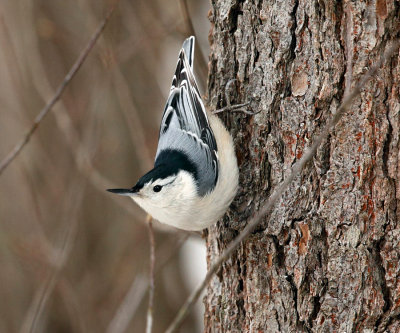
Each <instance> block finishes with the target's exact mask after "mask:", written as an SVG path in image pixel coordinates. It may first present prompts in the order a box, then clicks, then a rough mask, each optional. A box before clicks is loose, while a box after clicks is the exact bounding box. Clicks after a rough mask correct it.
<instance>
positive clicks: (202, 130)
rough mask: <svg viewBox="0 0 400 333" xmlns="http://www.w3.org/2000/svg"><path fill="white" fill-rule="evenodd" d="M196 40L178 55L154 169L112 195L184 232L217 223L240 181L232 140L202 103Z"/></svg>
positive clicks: (183, 47) (113, 190)
mask: <svg viewBox="0 0 400 333" xmlns="http://www.w3.org/2000/svg"><path fill="white" fill-rule="evenodd" d="M194 40H195V39H194V37H193V36H192V37H189V38H188V39H186V40H185V41H184V43H183V46H182V49H181V50H180V52H179V56H178V63H177V66H176V70H175V75H174V77H173V80H172V87H171V91H170V94H169V97H168V100H167V104H166V106H165V109H164V114H163V117H162V121H161V126H160V136H159V139H158V148H157V153H156V158H155V163H154V168H153V169H152V170H150V171H149V172H148V173H146V174H145V175H144V176H142V177H141V178H140V179H139V181H138V182H137V184H136V185H135V186H134V187H132V188H131V189H111V190H108V191H110V192H113V193H117V194H121V195H126V196H129V197H131V198H132V199H133V200H134V201H135V202H136V203H137V204H139V206H141V207H142V208H143V209H144V210H145V211H146V212H147V213H149V214H150V215H151V216H152V217H153V218H155V219H157V220H158V221H160V222H162V223H165V224H168V225H171V226H174V227H177V228H180V229H185V230H202V229H204V228H207V227H209V226H210V225H212V224H213V223H215V222H217V220H218V219H219V218H220V217H221V216H222V215H223V214H224V213H225V212H226V210H227V209H228V206H229V205H230V203H231V202H232V200H233V198H234V196H235V194H236V191H237V187H238V175H239V171H238V166H237V161H236V156H235V151H234V147H233V141H232V138H231V136H230V134H229V132H228V131H227V130H226V128H225V126H224V125H223V124H222V122H221V121H220V120H219V118H217V117H216V116H215V115H213V114H211V113H210V112H208V111H206V108H205V107H204V104H203V101H202V99H201V96H200V93H199V89H198V87H197V83H196V80H195V77H194V74H193V57H194Z"/></svg>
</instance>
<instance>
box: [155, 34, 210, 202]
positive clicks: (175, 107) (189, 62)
mask: <svg viewBox="0 0 400 333" xmlns="http://www.w3.org/2000/svg"><path fill="white" fill-rule="evenodd" d="M193 56H194V37H193V36H192V37H190V38H188V39H186V40H185V42H184V43H183V46H182V49H181V51H180V53H179V57H178V63H177V65H176V70H175V75H174V78H173V80H172V87H171V91H170V94H169V97H168V100H167V104H166V106H165V109H164V113H163V117H162V121H161V127H160V137H159V141H158V149H157V154H156V161H155V166H157V165H160V164H161V163H164V162H165V159H164V158H161V155H165V154H161V155H160V153H161V152H165V151H172V152H173V151H178V152H181V153H182V152H183V153H184V154H185V155H186V156H188V158H189V160H190V162H191V163H193V165H194V166H195V169H196V172H195V177H196V181H197V184H198V188H199V194H200V195H205V194H207V193H208V192H209V191H211V190H212V189H213V188H214V187H215V184H216V183H217V180H218V156H217V144H216V142H215V138H214V133H213V131H212V129H211V127H210V124H209V122H208V118H207V114H206V110H205V107H204V104H203V101H202V100H201V97H200V93H199V90H198V87H197V83H196V80H195V78H194V74H193Z"/></svg>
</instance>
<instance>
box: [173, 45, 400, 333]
mask: <svg viewBox="0 0 400 333" xmlns="http://www.w3.org/2000/svg"><path fill="white" fill-rule="evenodd" d="M398 48H399V41H395V42H394V44H393V45H392V46H391V47H389V49H388V50H387V51H386V52H385V53H384V54H383V55H382V57H381V58H380V60H379V61H378V62H377V63H376V64H375V65H374V66H372V68H371V69H370V70H369V71H368V72H367V73H366V74H364V75H363V77H362V78H361V80H360V81H359V83H358V84H357V85H356V86H355V87H354V88H353V89H352V91H351V92H350V93H349V94H348V95H347V96H345V98H344V100H343V103H342V104H341V105H340V107H339V108H338V110H337V111H336V113H335V114H334V115H333V116H332V118H331V119H329V121H328V122H327V123H326V125H325V127H324V128H323V129H322V131H321V133H320V134H319V135H318V136H317V137H316V138H315V140H314V142H313V144H312V145H311V146H310V147H309V148H307V149H306V151H305V152H304V154H303V156H302V158H301V159H300V160H299V161H298V162H297V163H296V164H295V165H294V166H293V168H292V169H291V172H290V174H289V176H288V177H287V178H286V179H285V180H284V181H283V182H282V183H281V184H280V185H279V186H278V187H277V189H276V190H275V191H274V193H273V194H272V195H271V196H270V198H269V199H268V201H267V203H266V204H265V206H264V207H263V208H262V209H261V210H260V211H259V212H257V213H256V215H255V216H254V217H253V218H252V219H251V220H250V222H249V223H248V224H247V226H246V227H245V228H244V229H243V231H242V232H241V233H240V234H239V236H238V237H236V238H235V239H234V240H233V241H232V242H231V243H230V244H229V245H228V247H227V248H226V249H225V250H224V251H223V252H222V254H221V255H220V256H219V257H218V258H217V259H216V260H215V261H214V263H213V264H212V265H211V267H210V269H209V271H208V272H207V275H206V277H205V278H204V280H203V281H202V282H201V283H200V285H199V286H198V287H197V288H196V289H195V290H194V291H193V292H192V294H191V295H190V296H189V297H188V299H187V300H186V302H185V303H184V304H183V306H182V307H181V309H180V310H179V312H178V314H177V316H176V317H175V319H174V320H173V322H172V323H171V325H170V326H169V327H168V328H167V330H166V333H172V332H174V331H176V330H177V329H178V328H179V327H180V325H181V324H182V321H183V320H184V318H185V317H186V316H187V314H188V312H189V309H190V308H191V307H192V305H193V304H194V303H195V302H196V301H197V299H198V298H199V296H200V295H201V292H202V291H203V289H204V288H205V287H206V286H207V285H208V283H209V282H210V280H211V278H212V277H213V276H214V273H215V272H216V271H217V270H218V269H219V268H220V266H221V264H222V263H223V262H224V261H225V260H227V259H228V258H229V257H230V255H231V254H232V252H233V251H235V250H236V249H237V248H238V246H239V245H240V243H241V242H242V241H243V240H244V239H246V238H247V237H248V236H249V235H250V234H251V232H252V231H253V230H254V229H255V228H256V227H257V225H258V224H259V223H260V222H261V220H262V218H264V217H265V216H266V215H268V214H269V213H270V212H271V210H272V208H273V207H274V205H275V203H276V202H277V201H278V199H280V198H281V196H282V194H283V193H284V192H285V191H286V190H287V188H288V187H289V185H290V184H291V183H292V182H293V180H294V179H295V178H296V177H297V176H299V175H300V173H301V171H302V170H303V168H304V166H305V165H306V164H307V163H308V162H309V161H311V159H312V158H313V157H314V155H315V153H316V152H317V149H318V147H319V146H320V145H321V143H322V142H323V141H324V140H326V139H327V137H328V136H329V134H330V132H331V131H332V130H333V128H334V127H335V126H336V124H337V123H338V122H339V120H340V118H341V117H342V116H343V114H344V113H345V112H346V111H347V110H348V108H349V107H350V106H351V104H352V102H353V101H354V99H355V98H356V97H357V96H358V95H359V94H360V92H361V89H362V88H363V87H364V86H365V84H366V83H367V81H368V80H369V79H370V78H371V77H372V76H374V75H375V74H376V72H377V71H378V69H379V68H380V67H381V66H382V64H383V63H384V62H385V61H386V60H387V59H389V57H390V56H391V55H393V53H394V52H395V51H396V50H398Z"/></svg>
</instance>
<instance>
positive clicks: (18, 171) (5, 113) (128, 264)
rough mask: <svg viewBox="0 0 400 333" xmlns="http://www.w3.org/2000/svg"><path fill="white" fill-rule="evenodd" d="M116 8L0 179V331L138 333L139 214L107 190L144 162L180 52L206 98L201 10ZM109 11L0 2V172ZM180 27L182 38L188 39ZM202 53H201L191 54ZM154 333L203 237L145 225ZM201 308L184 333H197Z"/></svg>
mask: <svg viewBox="0 0 400 333" xmlns="http://www.w3.org/2000/svg"><path fill="white" fill-rule="evenodd" d="M187 4H188V11H189V16H190V19H191V20H190V21H189V20H188V15H186V14H185V13H184V12H185V11H183V10H182V7H181V6H182V3H181V1H180V0H135V1H129V0H121V1H120V3H119V5H118V7H117V9H116V11H115V13H114V15H113V16H112V18H111V20H110V22H109V24H108V26H107V27H106V29H105V31H104V32H103V34H102V36H101V38H100V39H99V41H98V43H97V44H96V45H95V47H94V48H93V50H92V51H91V54H90V55H89V57H88V58H87V60H86V61H85V63H84V64H83V66H82V68H81V69H80V70H79V72H78V74H77V76H76V77H74V79H73V80H72V82H71V83H70V84H69V86H68V87H67V89H66V91H65V92H64V94H63V95H62V97H61V100H60V101H59V102H58V103H57V104H56V106H55V107H54V108H53V110H52V111H51V113H50V114H49V115H48V116H47V117H46V118H45V119H44V120H43V121H42V123H41V124H40V127H39V128H38V130H37V131H36V133H35V134H34V136H33V138H32V140H31V141H30V142H29V144H28V145H27V146H26V148H25V149H24V150H23V151H22V153H21V154H20V155H19V156H18V158H17V159H16V160H15V161H14V162H13V163H12V164H11V165H10V166H9V167H8V168H7V169H6V170H5V172H4V173H3V174H2V175H1V176H0V299H1V302H0V332H113V333H114V332H116V333H118V332H143V331H144V328H145V322H146V311H147V302H148V293H147V291H148V271H149V240H148V239H149V237H148V228H147V226H146V223H145V218H146V216H145V214H144V212H143V211H141V210H140V209H139V208H138V207H137V206H136V205H135V204H134V203H133V202H132V201H131V200H130V199H129V198H124V197H119V196H116V195H112V194H111V193H108V192H106V191H105V189H107V188H113V187H130V186H133V185H134V184H135V183H136V181H137V179H138V178H139V177H140V176H141V175H142V174H143V173H145V172H146V171H148V170H149V169H150V168H151V166H152V163H153V158H154V154H155V150H156V146H157V139H158V129H159V123H160V119H161V115H162V111H163V107H164V103H165V101H166V98H167V95H168V93H169V88H170V83H171V79H172V75H173V72H174V69H175V65H176V58H177V55H178V52H179V49H180V46H181V44H182V42H183V40H184V39H185V38H186V37H187V36H189V35H190V34H191V30H192V29H194V31H195V33H196V37H197V44H196V47H197V52H196V58H195V67H198V68H199V67H201V68H202V70H200V71H198V81H199V83H200V85H201V91H203V92H204V87H205V84H204V83H205V79H206V76H205V72H206V71H205V67H204V65H205V64H206V62H207V58H208V52H209V49H208V41H207V38H208V32H209V28H210V25H209V22H208V19H207V13H208V10H209V2H208V1H207V0H202V1H198V0H191V1H190V0H187ZM110 5H111V1H109V0H103V1H99V0H77V1H63V0H51V1H49V0H19V1H7V0H0V160H2V159H3V158H4V157H5V155H6V154H7V153H8V152H9V151H10V150H11V149H12V147H13V146H14V145H15V144H16V143H17V142H18V141H19V140H20V139H21V138H22V136H23V135H24V133H25V132H26V131H27V129H28V128H29V127H30V126H31V124H32V121H33V119H34V117H35V116H36V115H37V114H38V112H39V111H40V110H41V109H42V108H43V106H44V105H45V104H46V103H47V102H48V101H49V100H50V99H51V97H52V96H53V95H54V93H55V90H56V89H57V87H58V85H59V84H60V83H61V82H62V80H63V78H64V76H65V75H66V73H67V72H68V70H69V68H70V67H71V66H72V64H73V63H74V61H75V60H76V59H77V57H78V55H79V54H80V52H81V51H82V49H83V48H84V47H85V45H86V44H87V43H88V41H89V39H90V37H91V35H92V34H93V33H94V31H95V30H96V28H97V26H98V24H99V23H100V22H101V20H102V19H103V17H104V16H105V14H106V12H107V10H108V8H109V7H110ZM191 23H192V24H193V28H191ZM199 50H201V52H200V51H199ZM154 227H155V238H156V264H155V265H156V266H155V271H156V275H155V278H156V280H155V284H156V289H155V299H154V305H155V308H154V327H153V328H154V329H153V331H154V332H161V331H163V330H164V329H165V328H166V327H167V325H168V324H169V323H170V321H171V320H172V319H173V317H174V315H175V314H176V312H177V310H178V309H179V307H180V306H181V305H182V303H183V301H184V300H185V298H186V297H187V295H188V293H189V292H190V290H191V289H193V286H194V285H196V284H197V281H199V280H200V279H201V277H202V276H203V275H204V274H205V249H204V240H202V239H201V235H196V234H187V233H184V232H180V231H177V230H175V229H171V228H167V227H165V226H161V225H159V224H157V223H156V224H155V226H154ZM201 308H202V304H201V302H199V304H198V308H197V311H194V312H192V313H191V316H190V317H189V318H188V319H187V320H186V322H185V326H184V327H183V329H182V332H200V331H201V329H202V321H203V319H202V311H201Z"/></svg>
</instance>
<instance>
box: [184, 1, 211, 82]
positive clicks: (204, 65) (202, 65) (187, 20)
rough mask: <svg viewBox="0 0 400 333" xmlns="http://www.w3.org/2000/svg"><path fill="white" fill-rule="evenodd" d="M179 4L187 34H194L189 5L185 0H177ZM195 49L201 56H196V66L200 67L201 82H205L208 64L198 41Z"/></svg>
mask: <svg viewBox="0 0 400 333" xmlns="http://www.w3.org/2000/svg"><path fill="white" fill-rule="evenodd" d="M179 4H180V7H181V11H182V16H183V19H184V21H185V24H186V30H187V33H188V35H189V36H196V32H195V30H194V26H193V21H192V18H191V16H190V13H189V7H188V4H187V0H179ZM189 36H186V37H189ZM197 49H198V50H199V54H200V55H201V57H198V59H196V60H197V63H198V68H200V73H201V76H202V80H203V82H206V81H207V75H208V65H207V62H206V60H205V59H206V57H205V56H204V54H203V51H202V49H201V47H200V43H197Z"/></svg>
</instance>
